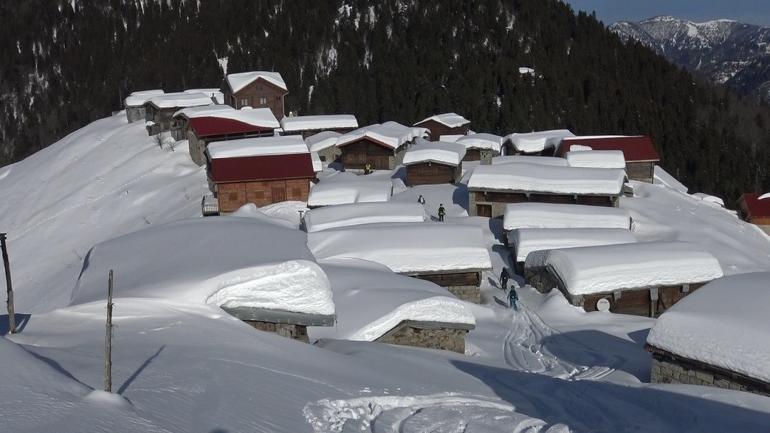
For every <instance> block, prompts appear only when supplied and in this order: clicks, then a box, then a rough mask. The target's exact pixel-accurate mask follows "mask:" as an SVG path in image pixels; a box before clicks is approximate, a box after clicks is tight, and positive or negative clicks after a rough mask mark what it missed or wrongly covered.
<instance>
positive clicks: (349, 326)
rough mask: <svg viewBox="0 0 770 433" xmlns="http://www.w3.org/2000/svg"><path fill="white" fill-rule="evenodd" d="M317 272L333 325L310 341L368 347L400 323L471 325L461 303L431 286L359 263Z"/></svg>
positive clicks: (339, 263)
mask: <svg viewBox="0 0 770 433" xmlns="http://www.w3.org/2000/svg"><path fill="white" fill-rule="evenodd" d="M321 268H323V270H324V271H325V272H326V275H327V276H328V277H329V280H330V281H331V285H332V290H333V292H334V302H335V305H336V314H337V321H336V324H335V326H334V327H324V328H310V329H309V333H310V336H311V337H312V338H313V339H319V338H335V339H346V340H361V341H374V340H376V339H378V338H380V337H381V336H383V335H385V334H386V333H387V332H388V331H390V330H391V329H393V327H395V326H397V325H398V324H399V323H401V322H403V321H405V320H414V321H421V322H438V323H444V324H457V325H459V326H460V327H466V328H467V327H473V326H474V325H475V323H476V320H475V318H474V316H473V314H472V313H471V312H470V311H469V310H468V309H467V308H465V306H464V304H463V302H462V301H459V300H457V299H455V298H454V297H453V296H452V295H451V294H450V293H449V292H448V291H447V290H446V289H444V288H443V287H439V286H437V285H436V284H433V283H431V282H428V281H424V280H419V279H416V278H410V277H406V276H403V275H398V274H394V273H393V272H391V271H390V270H389V269H388V268H387V267H385V266H382V265H379V264H376V263H372V262H364V261H361V260H330V261H327V262H326V263H323V264H321Z"/></svg>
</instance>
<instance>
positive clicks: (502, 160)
mask: <svg viewBox="0 0 770 433" xmlns="http://www.w3.org/2000/svg"><path fill="white" fill-rule="evenodd" d="M512 162H525V163H528V164H540V165H556V166H561V167H566V166H568V165H569V164H568V163H567V160H566V159H564V158H558V157H555V156H535V155H502V156H495V157H493V158H492V165H498V164H510V163H512Z"/></svg>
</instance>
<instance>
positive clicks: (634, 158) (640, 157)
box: [557, 135, 660, 163]
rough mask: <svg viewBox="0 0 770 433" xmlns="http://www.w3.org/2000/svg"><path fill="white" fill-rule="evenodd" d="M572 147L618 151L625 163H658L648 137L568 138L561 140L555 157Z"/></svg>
mask: <svg viewBox="0 0 770 433" xmlns="http://www.w3.org/2000/svg"><path fill="white" fill-rule="evenodd" d="M572 146H584V147H590V148H591V149H592V150H620V151H622V152H623V158H624V159H625V161H626V162H627V163H629V162H632V163H634V162H636V163H638V162H658V161H660V156H659V155H658V152H657V150H655V145H654V144H653V143H652V140H651V139H650V137H647V136H642V135H639V136H618V135H606V136H585V137H580V136H578V137H569V138H565V139H564V140H562V142H561V146H559V149H558V150H557V155H559V156H564V155H565V154H566V153H567V152H569V151H570V149H571V147H572Z"/></svg>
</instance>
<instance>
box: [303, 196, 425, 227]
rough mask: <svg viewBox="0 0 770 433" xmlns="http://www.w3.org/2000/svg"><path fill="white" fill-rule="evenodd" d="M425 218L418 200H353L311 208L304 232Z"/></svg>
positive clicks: (420, 220)
mask: <svg viewBox="0 0 770 433" xmlns="http://www.w3.org/2000/svg"><path fill="white" fill-rule="evenodd" d="M427 219H428V217H427V215H426V214H425V208H424V207H423V206H422V205H421V204H419V203H397V202H381V203H354V204H343V205H336V206H326V207H322V208H317V209H311V210H309V211H308V212H307V213H306V214H305V229H306V230H307V232H308V233H312V232H318V231H322V230H328V229H333V228H339V227H348V226H355V225H361V224H373V223H415V222H423V221H426V220H427Z"/></svg>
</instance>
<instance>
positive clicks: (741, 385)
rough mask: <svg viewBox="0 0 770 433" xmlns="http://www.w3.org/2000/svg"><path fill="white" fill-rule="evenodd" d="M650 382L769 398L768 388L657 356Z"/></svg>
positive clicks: (653, 363) (653, 360)
mask: <svg viewBox="0 0 770 433" xmlns="http://www.w3.org/2000/svg"><path fill="white" fill-rule="evenodd" d="M650 382H652V383H683V384H688V385H701V386H713V387H715V388H722V389H732V390H735V391H745V392H752V393H755V394H760V395H766V396H770V388H767V387H765V388H764V389H762V388H761V387H759V386H756V385H753V384H751V383H748V382H747V381H744V380H741V379H739V378H737V377H730V376H728V375H726V374H721V373H719V372H717V371H714V370H710V369H706V368H698V367H696V366H694V365H688V364H684V363H679V362H674V361H671V360H667V359H662V358H660V357H658V356H654V357H653V358H652V370H651V372H650Z"/></svg>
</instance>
